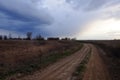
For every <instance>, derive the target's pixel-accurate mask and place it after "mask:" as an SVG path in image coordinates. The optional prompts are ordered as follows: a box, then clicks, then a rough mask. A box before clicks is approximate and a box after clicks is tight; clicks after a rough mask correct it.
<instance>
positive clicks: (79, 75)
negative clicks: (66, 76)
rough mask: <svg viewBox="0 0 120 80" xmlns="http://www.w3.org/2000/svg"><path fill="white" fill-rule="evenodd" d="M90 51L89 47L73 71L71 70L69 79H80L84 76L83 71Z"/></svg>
mask: <svg viewBox="0 0 120 80" xmlns="http://www.w3.org/2000/svg"><path fill="white" fill-rule="evenodd" d="M91 52H92V50H91V49H90V51H89V53H88V54H87V55H86V57H85V58H84V60H83V61H82V62H81V63H80V64H79V66H78V67H77V68H76V70H75V72H73V74H72V78H71V80H82V78H83V76H84V72H85V70H86V67H87V63H88V61H89V59H90V56H91Z"/></svg>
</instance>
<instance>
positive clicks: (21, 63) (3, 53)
mask: <svg viewBox="0 0 120 80" xmlns="http://www.w3.org/2000/svg"><path fill="white" fill-rule="evenodd" d="M77 45H78V46H77ZM71 46H72V47H71ZM78 49H79V43H76V42H73V41H34V40H31V41H24V40H23V41H10V40H7V41H0V78H4V77H5V76H6V75H7V76H8V75H12V74H15V73H26V72H27V73H31V71H34V70H35V69H37V68H39V69H40V68H41V66H42V68H43V67H45V66H47V65H49V64H51V63H52V62H55V61H56V60H57V59H56V58H58V59H59V56H60V55H61V54H62V53H63V54H64V55H63V56H62V57H64V56H67V55H69V54H68V53H72V52H74V51H76V50H78ZM56 54H57V55H56ZM58 54H59V56H58ZM53 55H55V56H56V58H55V56H53ZM49 56H50V57H49ZM57 56H58V57H57ZM60 57H61V56H60ZM62 57H61V58H62ZM41 60H42V64H40V63H41Z"/></svg>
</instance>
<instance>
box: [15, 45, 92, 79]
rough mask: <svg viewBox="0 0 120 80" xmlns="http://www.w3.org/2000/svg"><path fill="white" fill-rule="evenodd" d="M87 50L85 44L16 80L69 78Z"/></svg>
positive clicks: (87, 47)
mask: <svg viewBox="0 0 120 80" xmlns="http://www.w3.org/2000/svg"><path fill="white" fill-rule="evenodd" d="M89 50H90V48H89V46H88V45H86V44H85V45H84V46H83V48H82V49H81V50H80V51H78V52H76V53H75V54H73V55H71V56H68V57H66V58H64V59H62V60H60V61H58V62H56V63H55V64H53V65H51V66H49V67H48V68H46V69H44V70H43V71H42V72H39V71H38V72H36V73H34V74H33V75H29V76H26V77H24V78H21V79H17V80H69V79H70V78H71V74H72V72H73V71H74V70H75V68H76V66H77V65H78V64H79V63H80V62H81V61H82V60H83V59H84V57H85V56H86V54H87V53H88V52H89Z"/></svg>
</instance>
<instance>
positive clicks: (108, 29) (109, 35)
mask: <svg viewBox="0 0 120 80" xmlns="http://www.w3.org/2000/svg"><path fill="white" fill-rule="evenodd" d="M80 35H82V36H80V37H79V38H81V37H82V38H83V39H89V38H90V39H94V38H96V39H102V38H104V39H117V38H120V20H117V19H108V20H98V21H95V22H93V23H91V24H89V25H87V26H86V28H85V29H84V30H83V31H82V32H81V33H80ZM86 35H87V36H86Z"/></svg>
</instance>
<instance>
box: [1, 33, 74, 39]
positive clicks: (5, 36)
mask: <svg viewBox="0 0 120 80" xmlns="http://www.w3.org/2000/svg"><path fill="white" fill-rule="evenodd" d="M0 40H45V38H44V37H42V36H41V35H40V34H37V35H36V36H35V38H32V32H27V33H26V38H21V37H20V36H18V37H17V38H16V37H12V35H11V34H9V35H8V36H7V35H0ZM47 40H60V38H59V37H49V38H47ZM61 40H76V39H75V38H73V39H70V38H67V37H66V38H62V39H61Z"/></svg>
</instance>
